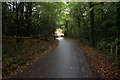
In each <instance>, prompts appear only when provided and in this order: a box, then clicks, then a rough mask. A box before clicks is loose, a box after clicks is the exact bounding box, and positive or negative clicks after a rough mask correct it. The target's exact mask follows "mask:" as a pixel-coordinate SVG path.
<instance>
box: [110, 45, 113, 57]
mask: <svg viewBox="0 0 120 80" xmlns="http://www.w3.org/2000/svg"><path fill="white" fill-rule="evenodd" d="M112 48H113V47H112V45H111V46H110V53H111V57H112V55H113V50H112Z"/></svg>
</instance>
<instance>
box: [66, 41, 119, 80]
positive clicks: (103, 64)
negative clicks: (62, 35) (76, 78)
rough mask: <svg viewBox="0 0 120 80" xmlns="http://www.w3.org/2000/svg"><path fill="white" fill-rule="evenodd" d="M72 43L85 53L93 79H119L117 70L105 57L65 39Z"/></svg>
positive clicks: (92, 49)
mask: <svg viewBox="0 0 120 80" xmlns="http://www.w3.org/2000/svg"><path fill="white" fill-rule="evenodd" d="M67 40H70V41H72V42H74V43H75V44H76V45H78V46H79V47H80V49H81V50H82V51H83V52H84V53H85V56H86V60H87V62H88V64H89V67H90V68H91V71H92V73H93V77H94V78H118V79H120V73H119V69H118V68H117V67H116V66H113V65H112V63H111V62H110V61H109V60H107V59H106V58H105V56H103V55H100V54H98V52H97V50H95V49H94V48H90V47H88V46H81V45H80V43H78V42H77V41H76V40H72V39H67Z"/></svg>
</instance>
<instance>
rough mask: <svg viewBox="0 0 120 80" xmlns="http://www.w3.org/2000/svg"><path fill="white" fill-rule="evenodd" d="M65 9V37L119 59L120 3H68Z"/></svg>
mask: <svg viewBox="0 0 120 80" xmlns="http://www.w3.org/2000/svg"><path fill="white" fill-rule="evenodd" d="M67 9H68V10H66V11H67V14H66V16H67V17H69V18H66V21H67V22H66V25H65V28H64V29H65V36H66V37H69V38H73V39H77V40H79V41H80V42H81V44H82V43H83V44H84V45H86V44H87V45H89V46H91V47H95V48H98V49H100V50H103V53H104V54H105V55H106V53H107V55H106V56H109V57H112V58H113V57H114V56H115V57H116V56H118V57H120V55H119V54H118V53H119V52H120V2H116V3H114V2H112V3H108V2H90V3H84V2H82V3H81V2H80V3H78V2H77V3H76V2H69V3H67ZM113 53H114V54H113Z"/></svg>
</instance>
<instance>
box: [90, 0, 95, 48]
mask: <svg viewBox="0 0 120 80" xmlns="http://www.w3.org/2000/svg"><path fill="white" fill-rule="evenodd" d="M93 7H94V5H93V4H92V2H90V8H92V10H91V12H90V24H91V27H90V45H91V46H92V47H95V39H94V9H93Z"/></svg>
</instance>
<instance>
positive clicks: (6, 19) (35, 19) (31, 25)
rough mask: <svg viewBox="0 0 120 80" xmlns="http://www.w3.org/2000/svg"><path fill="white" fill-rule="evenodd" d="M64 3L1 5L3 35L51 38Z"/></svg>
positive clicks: (11, 3) (13, 3) (14, 3)
mask: <svg viewBox="0 0 120 80" xmlns="http://www.w3.org/2000/svg"><path fill="white" fill-rule="evenodd" d="M63 5H64V3H61V2H60V3H50V2H49V3H45V2H40V3H32V2H28V3H25V2H8V3H7V2H4V3H2V6H3V8H2V9H3V10H2V14H3V16H2V20H3V22H2V23H3V35H7V36H13V35H17V36H30V35H33V36H42V37H47V38H49V37H51V36H53V35H54V32H55V30H56V28H57V25H58V24H57V20H58V19H59V17H60V16H59V15H60V14H61V9H62V6H63Z"/></svg>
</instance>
